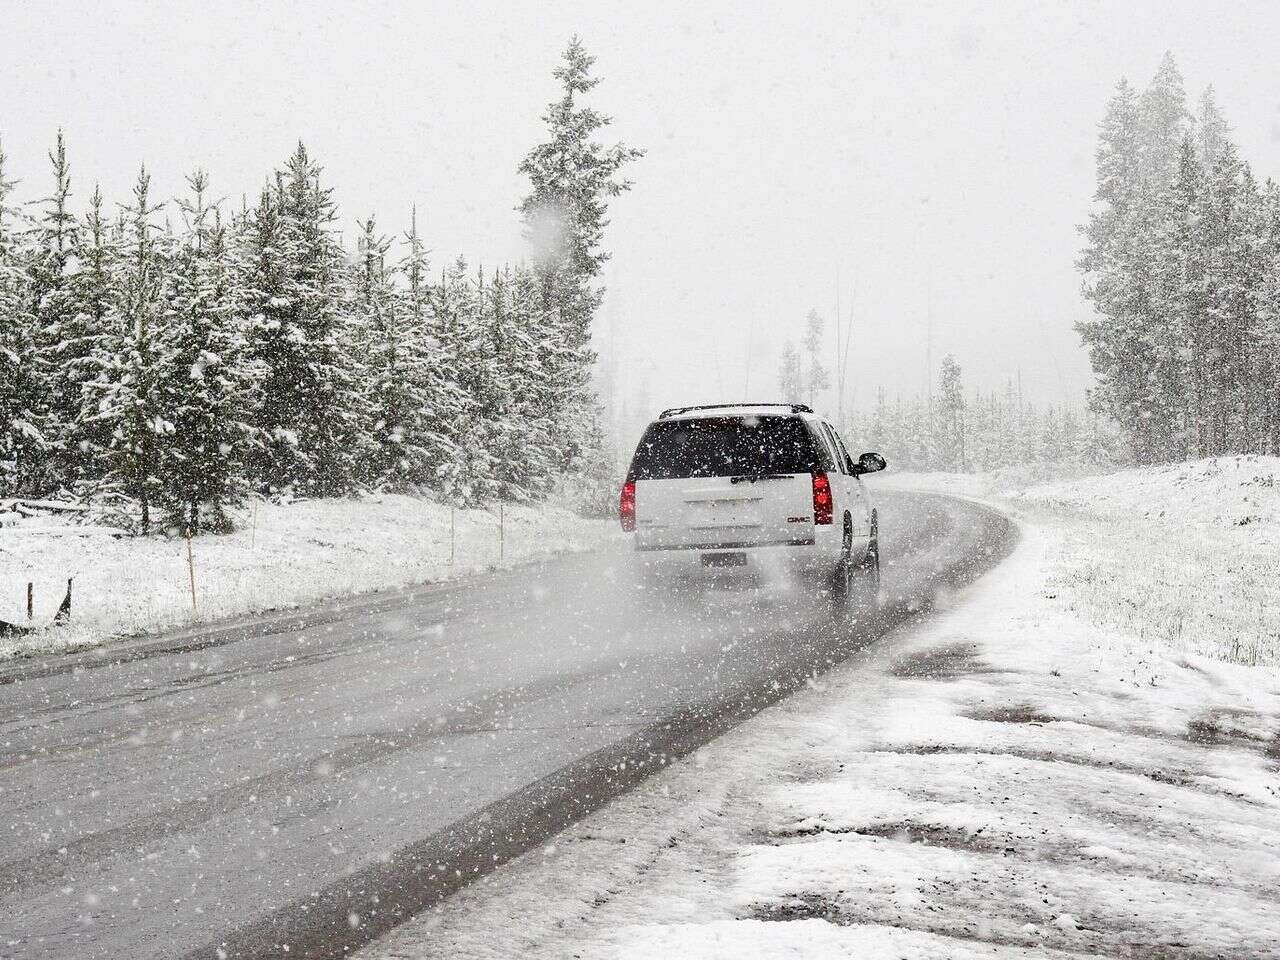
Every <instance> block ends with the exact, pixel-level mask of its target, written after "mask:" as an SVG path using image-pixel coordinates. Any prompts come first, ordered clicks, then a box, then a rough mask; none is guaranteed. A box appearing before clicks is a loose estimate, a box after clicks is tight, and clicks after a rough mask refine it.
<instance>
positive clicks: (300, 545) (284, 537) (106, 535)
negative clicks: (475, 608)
mask: <svg viewBox="0 0 1280 960" xmlns="http://www.w3.org/2000/svg"><path fill="white" fill-rule="evenodd" d="M0 516H2V517H4V522H3V525H0V620H7V621H9V622H11V623H25V622H26V585H27V583H28V582H33V583H34V585H35V596H36V611H35V612H36V617H35V619H36V622H38V623H39V622H48V621H49V619H50V618H51V617H52V616H53V613H54V611H55V610H56V609H57V606H58V604H59V602H60V601H61V600H62V597H63V594H64V593H65V591H66V583H67V579H68V578H74V590H73V618H72V621H71V623H70V624H69V625H67V626H65V627H60V628H57V629H51V630H44V631H40V632H38V633H35V634H31V635H28V636H24V637H18V638H9V639H0V659H3V658H5V657H10V656H14V655H21V654H26V653H32V652H42V651H50V650H65V649H70V648H75V647H81V646H87V645H92V644H94V643H99V642H102V641H103V640H105V639H107V638H109V637H111V636H112V635H120V634H133V633H139V632H144V631H145V632H154V631H157V630H163V629H167V628H171V627H175V626H180V625H185V624H191V623H194V622H199V621H208V620H216V619H221V618H225V617H230V616H237V615H240V614H245V613H254V612H260V611H265V610H271V609H277V608H280V607H288V606H293V605H297V604H303V603H308V602H311V601H315V600H320V599H325V598H328V597H337V596H343V595H347V594H352V593H361V592H366V591H371V590H379V589H385V588H392V587H399V586H405V585H408V584H415V583H425V582H430V581H437V580H444V579H448V578H450V577H454V576H462V575H465V574H469V573H475V572H477V571H481V570H485V569H489V568H493V567H497V566H501V565H510V564H514V563H519V562H522V561H526V560H529V559H531V558H534V557H537V556H542V555H546V554H551V553H557V552H563V551H567V550H578V549H586V548H590V547H593V546H597V545H599V544H600V543H601V542H603V541H604V540H605V539H606V538H607V537H609V536H611V535H613V531H614V529H615V525H614V524H610V523H606V522H604V521H597V520H585V519H583V518H581V517H579V516H577V515H576V514H574V513H572V512H570V511H569V510H566V509H563V508H560V507H556V506H511V505H508V506H506V507H504V508H503V510H502V513H501V519H502V523H501V525H500V524H499V511H498V509H497V508H494V509H493V510H492V511H485V510H457V511H453V515H452V518H451V511H450V508H449V507H448V506H447V505H443V504H439V503H435V502H432V501H429V500H424V499H418V498H414V497H406V496H395V495H379V496H371V497H367V498H362V499H359V500H315V501H305V502H299V503H291V504H284V505H281V504H272V503H260V504H257V505H256V506H255V507H251V508H250V509H249V510H248V511H247V512H246V514H245V516H244V517H243V518H241V522H240V523H239V525H238V529H237V530H236V532H234V533H231V534H227V535H225V536H205V537H199V538H197V539H196V540H194V541H193V545H192V560H193V562H194V568H195V589H196V597H195V601H196V603H195V609H194V610H193V608H192V597H191V580H190V571H189V569H188V563H187V543H186V541H185V540H180V539H168V538H164V537H136V538H130V537H124V536H121V535H120V531H118V530H116V529H113V528H110V527H101V526H92V525H78V524H75V523H70V522H66V521H65V520H62V519H59V518H57V517H30V518H28V517H20V516H19V515H17V514H14V513H5V514H2V515H0ZM451 530H452V533H451Z"/></svg>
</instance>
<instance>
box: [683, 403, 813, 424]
mask: <svg viewBox="0 0 1280 960" xmlns="http://www.w3.org/2000/svg"><path fill="white" fill-rule="evenodd" d="M733 407H786V408H787V409H788V410H790V411H791V412H792V413H813V408H812V407H810V406H809V405H808V404H805V403H703V404H698V405H696V406H692V407H671V408H670V409H669V410H663V411H662V412H661V413H660V414H658V419H659V420H665V419H666V418H667V417H675V416H679V415H680V414H682V413H689V412H690V411H693V410H728V409H731V408H733Z"/></svg>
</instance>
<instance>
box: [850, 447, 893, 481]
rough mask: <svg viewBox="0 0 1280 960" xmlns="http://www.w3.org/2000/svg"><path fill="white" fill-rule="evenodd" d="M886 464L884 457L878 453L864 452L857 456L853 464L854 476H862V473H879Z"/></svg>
mask: <svg viewBox="0 0 1280 960" xmlns="http://www.w3.org/2000/svg"><path fill="white" fill-rule="evenodd" d="M887 466H888V464H887V463H885V462H884V457H882V456H880V454H878V453H864V454H863V455H862V456H860V457H859V458H858V462H857V463H856V464H854V467H853V473H854V476H859V477H860V476H862V474H864V473H879V472H880V471H881V470H883V469H884V468H885V467H887Z"/></svg>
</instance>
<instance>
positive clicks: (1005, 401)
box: [844, 355, 1119, 473]
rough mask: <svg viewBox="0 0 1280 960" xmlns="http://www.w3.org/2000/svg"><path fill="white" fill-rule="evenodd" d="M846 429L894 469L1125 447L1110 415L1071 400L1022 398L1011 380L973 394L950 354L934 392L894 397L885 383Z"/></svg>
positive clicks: (966, 467) (1064, 457) (1041, 460)
mask: <svg viewBox="0 0 1280 960" xmlns="http://www.w3.org/2000/svg"><path fill="white" fill-rule="evenodd" d="M844 432H845V433H846V439H847V440H849V441H851V443H850V445H851V446H856V447H858V449H859V450H860V451H861V450H874V451H876V452H877V453H881V454H883V455H884V456H885V457H886V458H887V459H888V460H889V462H890V465H891V466H892V467H893V468H894V469H901V470H920V471H929V470H945V471H954V472H961V473H970V472H973V473H977V472H991V471H995V470H1000V469H1003V468H1008V467H1021V466H1036V465H1063V464H1086V465H1102V464H1105V463H1107V462H1109V460H1110V459H1111V458H1112V457H1113V456H1114V455H1115V454H1116V451H1117V447H1118V445H1119V441H1118V438H1117V436H1116V434H1115V426H1114V425H1113V424H1111V423H1110V422H1109V421H1108V420H1107V419H1106V418H1105V417H1101V416H1099V415H1098V414H1097V413H1096V412H1091V411H1088V410H1084V409H1081V408H1080V407H1076V406H1072V405H1070V404H1060V405H1056V406H1055V405H1052V404H1050V405H1045V406H1036V405H1034V404H1031V403H1026V402H1023V400H1022V398H1021V396H1020V395H1019V392H1018V391H1017V390H1016V389H1015V388H1014V386H1013V383H1012V381H1010V382H1009V383H1008V384H1007V385H1006V387H1005V389H1004V390H1002V391H991V392H989V393H982V392H980V391H976V390H975V391H973V392H971V393H968V394H967V395H966V392H965V389H964V384H963V380H962V373H961V369H960V365H959V364H958V363H957V362H956V360H955V358H954V357H952V356H949V355H948V356H946V357H943V359H942V363H941V365H940V367H939V373H938V384H937V388H936V391H935V393H934V394H933V396H932V397H927V396H925V397H922V396H918V395H917V396H914V397H910V398H907V399H903V398H901V397H895V398H894V399H892V400H890V399H889V398H888V397H887V396H886V395H885V392H884V390H883V389H881V390H880V392H879V394H878V395H877V397H876V402H875V404H874V406H872V407H871V409H870V410H867V411H865V412H864V413H861V414H859V415H856V416H855V417H854V419H853V421H852V422H851V423H849V424H847V425H846V426H845V428H844Z"/></svg>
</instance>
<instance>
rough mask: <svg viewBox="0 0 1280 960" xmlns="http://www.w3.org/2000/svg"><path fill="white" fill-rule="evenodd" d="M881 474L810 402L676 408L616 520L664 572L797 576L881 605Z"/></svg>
mask: <svg viewBox="0 0 1280 960" xmlns="http://www.w3.org/2000/svg"><path fill="white" fill-rule="evenodd" d="M884 467H885V462H884V458H883V457H881V456H880V455H879V454H875V453H864V454H863V455H862V456H861V457H860V458H859V459H858V460H854V459H853V458H851V457H850V456H849V453H848V451H846V450H845V447H844V443H842V442H841V440H840V436H839V434H837V433H836V431H835V428H834V427H832V426H831V424H830V423H828V422H827V421H826V420H825V419H823V418H822V417H819V416H816V415H815V414H814V413H813V411H812V410H810V409H809V408H808V407H807V406H804V405H803V404H798V403H762V404H741V405H739V404H732V405H730V404H722V405H714V406H702V407H678V408H676V409H673V410H666V411H664V412H663V413H662V415H661V416H659V417H658V419H657V420H655V421H654V422H653V423H651V424H649V427H648V428H647V429H646V430H645V432H644V436H643V437H641V438H640V444H639V446H638V447H637V448H636V452H635V456H634V457H633V458H632V460H631V468H630V470H629V471H628V472H627V478H626V482H625V484H624V485H623V488H622V496H621V499H620V502H619V516H620V517H621V520H622V529H623V530H626V531H634V533H635V549H636V551H637V553H638V554H639V555H640V556H641V557H642V558H644V559H645V560H646V561H654V562H656V561H660V562H661V564H660V565H661V566H663V567H664V568H669V567H675V568H676V569H681V570H684V571H687V572H692V571H697V570H708V569H709V570H712V571H724V570H725V569H726V568H730V569H731V568H735V567H737V568H745V571H744V572H746V571H751V570H753V568H754V569H756V570H758V571H767V570H771V569H776V568H778V567H782V568H789V569H793V570H796V571H798V572H800V573H801V574H802V575H806V576H807V577H808V578H809V579H810V581H811V582H814V583H816V585H818V586H819V587H820V589H821V590H822V591H823V592H824V593H825V592H828V591H829V592H830V593H831V594H832V595H833V596H834V597H835V599H836V600H837V601H841V602H844V601H847V600H848V599H849V598H850V597H851V596H853V595H854V593H855V591H857V590H858V589H859V588H861V589H862V591H863V592H865V593H866V595H867V597H868V602H871V603H874V602H875V601H876V599H877V598H878V597H879V592H880V549H879V523H878V518H877V514H876V510H875V508H874V507H873V506H872V505H871V498H870V497H869V496H868V495H867V490H866V487H865V486H864V485H863V483H862V474H864V473H873V472H875V471H877V470H883V469H884ZM655 565H656V564H655Z"/></svg>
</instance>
